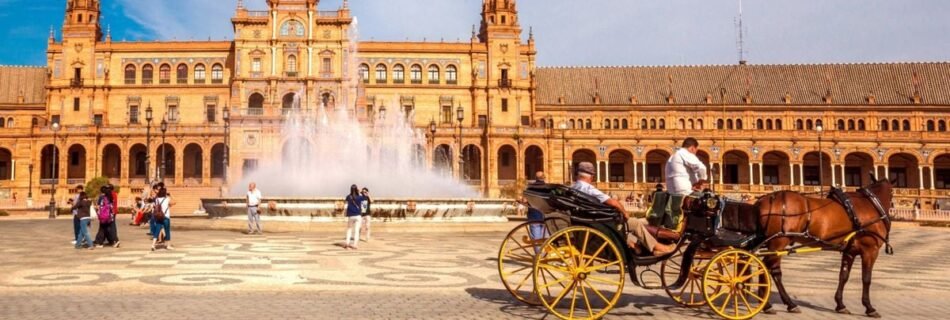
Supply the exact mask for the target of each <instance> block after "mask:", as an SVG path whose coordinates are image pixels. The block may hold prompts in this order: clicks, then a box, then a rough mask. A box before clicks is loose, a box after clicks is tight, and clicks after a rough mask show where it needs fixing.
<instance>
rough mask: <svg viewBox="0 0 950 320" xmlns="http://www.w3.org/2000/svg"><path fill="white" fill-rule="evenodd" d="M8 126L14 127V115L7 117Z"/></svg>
mask: <svg viewBox="0 0 950 320" xmlns="http://www.w3.org/2000/svg"><path fill="white" fill-rule="evenodd" d="M0 120H2V119H0ZM7 128H13V117H10V118H7Z"/></svg>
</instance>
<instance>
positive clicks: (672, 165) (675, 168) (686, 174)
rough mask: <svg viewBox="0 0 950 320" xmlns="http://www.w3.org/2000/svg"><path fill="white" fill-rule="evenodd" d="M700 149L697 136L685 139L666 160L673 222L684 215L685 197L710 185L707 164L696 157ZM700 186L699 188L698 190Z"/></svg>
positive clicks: (675, 222)
mask: <svg viewBox="0 0 950 320" xmlns="http://www.w3.org/2000/svg"><path fill="white" fill-rule="evenodd" d="M697 151H699V142H698V141H696V139H695V138H686V140H683V145H682V148H680V149H679V150H676V153H674V154H673V156H671V157H670V160H669V161H667V162H666V185H667V190H668V192H669V193H670V209H671V211H673V212H672V214H673V217H672V218H673V223H674V224H677V223H679V221H680V217H681V216H682V215H683V199H684V198H686V197H687V196H689V195H690V194H692V193H693V192H694V191H702V190H703V189H705V188H704V187H703V184H704V183H705V185H707V186H708V182H706V179H707V178H708V177H707V176H706V165H705V164H703V162H702V161H700V160H699V158H698V157H696V152H697ZM698 188H700V189H699V190H696V189H698ZM674 227H675V226H674Z"/></svg>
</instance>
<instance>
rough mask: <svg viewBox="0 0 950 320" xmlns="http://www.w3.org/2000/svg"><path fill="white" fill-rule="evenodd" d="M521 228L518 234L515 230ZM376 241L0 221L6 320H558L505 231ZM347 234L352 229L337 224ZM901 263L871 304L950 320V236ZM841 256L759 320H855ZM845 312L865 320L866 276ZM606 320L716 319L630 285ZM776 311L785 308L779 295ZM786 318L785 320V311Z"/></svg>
mask: <svg viewBox="0 0 950 320" xmlns="http://www.w3.org/2000/svg"><path fill="white" fill-rule="evenodd" d="M512 226H513V224H512ZM507 227H508V225H505V226H500V227H499V231H498V232H485V233H465V234H433V233H426V234H411V233H392V234H377V235H374V236H375V237H374V239H373V240H372V241H371V242H368V243H363V244H362V246H361V248H360V250H358V251H346V250H343V249H342V248H341V247H339V246H338V243H339V242H341V240H342V239H341V238H342V235H343V232H342V231H343V230H340V232H339V233H338V234H316V233H300V232H291V233H276V234H267V235H264V236H248V235H243V234H239V233H233V232H224V231H177V230H173V232H172V235H173V237H174V240H175V241H174V243H175V246H176V250H173V251H164V250H160V251H156V252H151V251H150V250H149V240H148V239H147V238H146V236H145V234H144V233H145V229H140V228H134V227H129V226H120V227H119V228H120V233H121V234H120V238H121V239H122V248H120V249H114V248H101V249H96V250H92V251H89V250H75V249H73V248H72V246H71V245H70V243H69V240H70V239H69V238H70V236H71V235H72V226H71V221H68V220H64V219H60V220H55V221H35V220H34V221H15V220H2V221H0V301H2V302H0V319H136V318H138V319H142V318H146V317H159V318H166V319H229V320H230V319H255V320H260V319H344V318H353V319H509V318H511V319H523V318H529V319H542V318H544V319H552V318H553V316H549V315H547V314H546V312H545V311H544V310H543V309H541V308H536V307H529V306H525V305H522V304H520V303H518V302H516V301H515V300H514V299H513V298H511V297H510V296H509V295H508V293H507V292H506V291H505V290H504V288H503V286H502V285H501V283H500V282H499V278H498V276H497V269H496V262H495V256H496V254H497V252H496V251H497V248H498V246H499V244H500V242H501V240H502V239H503V237H504V235H505V232H503V231H501V230H502V229H505V228H507ZM341 229H342V226H341ZM892 238H893V239H894V241H893V242H894V247H895V250H896V252H897V253H896V255H894V256H886V255H883V254H882V256H881V258H880V259H879V260H878V265H877V268H876V270H875V274H874V275H875V281H874V287H873V289H872V298H873V301H874V303H875V307H876V308H877V309H878V310H879V311H880V312H881V313H882V314H883V315H884V316H885V317H888V318H897V319H924V318H944V317H946V315H947V314H950V306H948V304H946V303H945V300H946V298H947V297H948V296H950V274H948V273H947V272H946V270H947V268H946V266H947V265H948V262H950V258H948V257H950V245H948V243H950V229H943V228H920V227H912V226H907V225H900V226H898V227H896V228H895V230H894V233H893V235H892ZM838 261H839V256H838V255H836V254H834V253H816V254H810V255H808V256H805V255H802V256H797V257H792V258H788V259H786V260H785V263H784V267H785V268H786V270H785V279H786V284H787V285H788V287H789V290H790V292H791V293H792V294H793V296H794V297H795V298H796V299H797V301H798V302H799V303H800V304H801V305H802V307H803V309H804V310H803V311H804V312H803V313H802V314H800V315H790V314H788V313H784V312H779V313H778V314H777V315H760V316H759V317H758V318H759V319H773V318H774V319H786V318H788V319H792V318H794V319H858V318H863V316H858V315H854V316H839V315H837V314H834V313H833V311H831V308H833V306H834V302H833V294H834V288H835V283H836V281H837V280H836V279H837V269H838ZM851 279H852V281H851V282H850V283H849V286H848V290H847V292H846V295H845V296H846V303H847V304H848V305H849V307H850V309H851V310H852V311H854V312H858V313H863V311H864V308H863V307H862V306H861V303H860V268H856V269H855V270H854V273H853V275H852V277H851ZM624 293H625V294H624V296H623V297H622V298H621V302H620V304H619V305H618V307H617V308H616V309H614V310H612V311H611V312H610V313H609V314H608V315H607V318H608V319H617V318H627V317H631V316H645V317H648V318H656V319H674V318H675V319H681V318H701V319H703V318H705V319H711V318H715V317H714V315H713V314H712V313H711V312H710V311H709V310H708V309H705V308H700V309H683V308H679V307H676V306H674V305H673V303H672V301H670V299H669V298H667V297H666V296H665V294H664V293H663V291H662V290H659V291H657V290H653V291H650V290H644V289H641V288H637V287H635V286H633V285H628V286H627V287H626V289H625V291H624ZM773 301H778V298H777V295H774V296H773ZM777 307H778V309H780V310H784V309H783V307H782V306H777Z"/></svg>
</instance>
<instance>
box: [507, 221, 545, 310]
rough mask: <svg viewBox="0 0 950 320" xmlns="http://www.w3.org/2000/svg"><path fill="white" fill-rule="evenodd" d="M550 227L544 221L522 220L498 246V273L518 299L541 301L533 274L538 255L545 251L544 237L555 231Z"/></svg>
mask: <svg viewBox="0 0 950 320" xmlns="http://www.w3.org/2000/svg"><path fill="white" fill-rule="evenodd" d="M549 230H550V229H549V227H548V225H547V224H546V223H544V222H541V221H531V222H525V223H522V224H519V225H518V226H517V227H515V228H514V229H511V231H510V232H508V236H507V237H505V241H503V242H502V243H501V248H499V249H498V275H499V276H500V277H501V283H502V284H504V285H505V289H507V290H508V292H509V293H511V295H512V296H514V297H515V299H518V301H521V302H524V303H527V304H530V305H541V301H540V300H538V295H537V294H536V293H535V291H534V281H532V279H531V274H532V272H533V271H534V269H533V266H534V260H535V259H534V258H535V256H536V255H537V253H538V252H540V251H541V246H542V245H543V244H544V241H545V240H547V239H548V237H549V236H550V235H551V234H550V231H549Z"/></svg>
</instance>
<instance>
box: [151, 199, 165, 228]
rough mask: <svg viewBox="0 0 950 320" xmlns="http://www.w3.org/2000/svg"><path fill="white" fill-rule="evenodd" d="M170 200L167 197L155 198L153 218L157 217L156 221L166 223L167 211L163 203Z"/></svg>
mask: <svg viewBox="0 0 950 320" xmlns="http://www.w3.org/2000/svg"><path fill="white" fill-rule="evenodd" d="M165 201H168V199H167V198H162V201H158V199H155V203H154V204H153V205H154V206H155V207H154V208H153V209H152V218H153V219H155V222H158V223H164V222H165V211H164V210H162V203H164V202H165Z"/></svg>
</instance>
